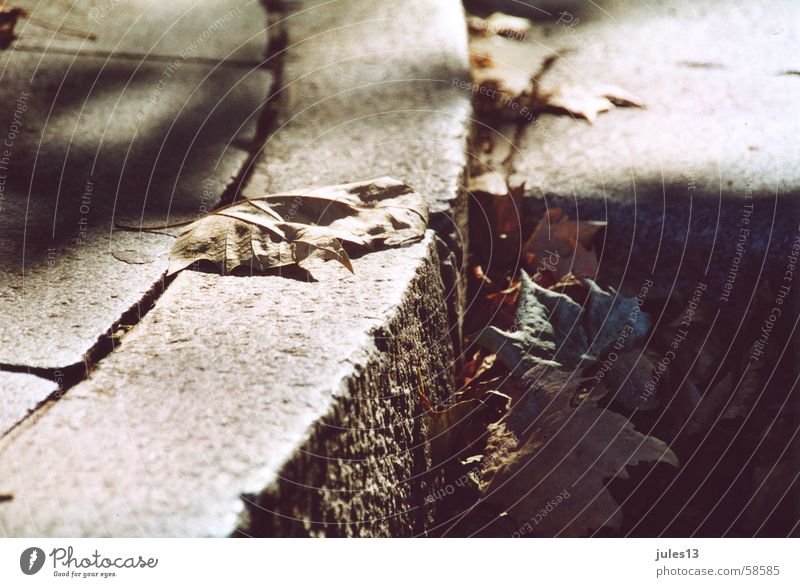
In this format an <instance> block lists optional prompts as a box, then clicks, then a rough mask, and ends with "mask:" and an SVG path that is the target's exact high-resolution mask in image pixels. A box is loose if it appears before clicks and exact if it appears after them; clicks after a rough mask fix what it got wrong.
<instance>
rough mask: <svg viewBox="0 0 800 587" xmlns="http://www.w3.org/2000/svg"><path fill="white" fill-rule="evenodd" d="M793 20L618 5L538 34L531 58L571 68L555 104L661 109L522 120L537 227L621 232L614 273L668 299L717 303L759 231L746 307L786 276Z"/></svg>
mask: <svg viewBox="0 0 800 587" xmlns="http://www.w3.org/2000/svg"><path fill="white" fill-rule="evenodd" d="M565 10H566V9H565ZM793 14H794V15H796V16H798V17H800V14H798V5H797V4H796V3H791V2H782V3H771V4H769V5H765V4H758V3H749V2H706V3H702V4H691V5H690V4H684V5H681V6H680V7H677V6H675V5H674V3H669V2H648V3H647V4H646V5H645V4H641V3H631V2H610V3H606V4H604V5H603V6H602V7H599V6H597V7H592V6H589V5H588V3H587V6H585V7H581V8H580V9H577V8H576V9H572V8H570V9H569V10H566V12H565V13H564V14H562V15H561V16H560V17H559V18H558V19H555V21H553V20H551V21H549V22H540V23H538V24H537V25H536V26H535V27H534V30H533V31H532V32H531V33H530V38H528V39H526V41H525V43H523V44H521V45H524V46H525V47H527V50H528V51H529V55H530V56H531V57H532V58H534V59H535V60H538V61H543V60H544V59H545V58H546V57H547V56H548V55H557V56H558V59H557V60H556V61H555V63H554V65H553V67H552V68H550V69H549V70H548V71H547V73H545V74H544V75H543V76H542V77H541V79H540V80H539V81H540V84H541V88H542V90H543V91H548V90H552V89H554V88H556V87H559V86H569V85H581V86H584V87H589V88H591V87H595V86H597V85H599V84H614V85H617V86H620V87H622V88H624V89H625V90H627V91H629V92H632V93H633V94H635V95H637V96H639V97H640V98H641V99H642V100H643V101H644V102H645V104H646V106H647V107H646V109H636V108H616V109H614V110H612V111H610V112H608V113H605V114H601V115H600V116H599V117H598V119H597V121H596V122H595V123H594V124H593V125H589V124H588V123H587V122H586V121H583V120H577V119H574V118H573V117H571V116H568V115H556V114H543V115H541V116H539V117H538V118H537V119H536V120H535V121H533V122H528V121H520V123H519V128H520V139H519V141H518V142H517V147H518V149H519V151H518V153H517V155H516V156H515V157H514V161H513V167H514V171H515V172H517V173H519V174H520V175H521V176H523V177H525V178H526V179H527V192H526V195H527V196H528V197H527V199H526V204H527V206H528V210H529V211H528V214H530V215H533V214H535V213H538V212H539V211H541V209H542V208H544V207H561V208H563V209H564V210H565V212H566V213H567V215H568V216H570V217H573V218H577V217H580V218H582V219H595V220H608V222H609V226H608V229H607V231H606V234H605V240H604V242H603V243H602V245H603V253H602V259H601V271H605V272H607V274H608V275H614V276H615V279H628V280H632V281H634V282H635V281H639V282H640V281H641V280H642V279H646V278H648V277H651V276H656V277H657V279H658V281H659V285H660V286H662V287H667V288H669V287H671V286H672V284H675V283H683V282H685V283H686V284H692V283H693V282H696V281H697V280H699V279H704V280H708V281H709V282H710V283H711V284H712V290H713V291H715V294H716V293H720V292H721V291H722V290H720V289H719V287H721V286H722V285H723V284H724V282H725V280H726V279H727V276H728V274H729V270H730V268H731V266H732V263H733V262H734V259H735V257H736V251H737V248H736V247H737V244H740V240H739V237H740V235H743V234H744V231H743V230H742V229H745V231H747V238H746V244H745V247H746V251H747V252H746V253H745V255H744V258H743V260H742V267H743V269H746V270H743V271H742V272H740V273H739V278H737V279H738V281H737V283H736V288H735V289H736V292H735V293H736V294H738V295H740V296H743V297H744V298H745V299H746V298H749V296H750V294H751V292H752V289H753V284H754V283H755V281H756V280H757V279H758V278H759V276H763V275H764V274H765V273H766V272H767V271H769V270H770V269H773V270H779V269H781V268H783V267H785V265H786V263H787V255H788V254H789V253H790V250H791V245H792V243H793V242H794V240H795V238H796V237H797V230H798V218H799V217H800V199H798V198H799V197H800V175H799V174H798V171H797V165H796V162H797V160H798V154H800V152H799V148H798V145H797V141H796V136H797V135H798V132H800V122H798V118H797V116H795V115H794V111H795V109H796V104H797V91H798V89H800V85H798V84H800V78H798V76H796V75H786V74H785V72H787V71H791V70H796V69H797V65H798V62H797V56H798V55H800V52H799V51H798V49H800V32H799V31H798V26H797V22H800V20H798V18H792V17H791V15H793ZM534 18H535V17H534ZM744 40H746V42H745V41H744ZM751 205H752V208H751V207H750V206H751ZM743 219H745V220H743ZM735 262H736V263H737V264H738V260H737V261H735Z"/></svg>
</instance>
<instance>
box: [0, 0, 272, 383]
mask: <svg viewBox="0 0 800 587" xmlns="http://www.w3.org/2000/svg"><path fill="white" fill-rule="evenodd" d="M92 4H93V6H94V5H99V4H98V3H92ZM179 4H180V5H188V4H189V3H185V2H183V3H181V2H178V3H175V6H174V7H173V9H175V10H177V9H178V8H179V6H178V5H179ZM211 4H214V3H208V2H201V3H192V5H193V6H194V5H197V7H198V10H194V11H190V12H189V13H187V15H186V16H185V17H183V18H184V20H182V21H181V22H182V23H183V24H182V25H181V26H182V28H181V29H180V30H181V31H183V32H181V33H180V35H178V33H177V32H175V31H172V32H171V33H170V35H173V36H172V37H170V38H173V39H175V40H176V42H177V37H176V35H178V36H181V38H182V39H183V42H184V43H188V42H189V40H187V39H186V37H187V36H190V35H191V34H192V33H191V31H195V32H196V34H200V35H201V37H202V38H203V39H206V44H204V45H203V47H205V48H206V49H207V53H206V54H207V55H208V56H215V57H220V58H223V57H225V56H226V55H227V54H228V53H230V52H231V51H233V50H234V47H232V45H231V43H232V42H233V41H232V40H231V37H233V35H230V32H229V28H230V27H232V26H234V24H235V23H236V22H238V20H232V21H230V22H226V23H225V24H224V26H223V25H219V26H218V27H216V28H213V30H212V32H211V33H210V34H209V35H205V34H204V31H206V30H208V27H209V26H211V25H212V24H213V23H215V22H216V21H215V20H211V21H210V22H209V21H208V20H206V19H205V18H204V19H200V20H197V19H195V21H194V24H191V23H189V21H188V20H187V19H190V18H195V17H197V18H199V12H198V11H199V9H200V8H202V7H203V6H206V5H211ZM229 4H230V3H229ZM234 4H235V5H236V6H234V8H235V9H236V10H237V11H238V12H237V15H238V16H237V19H241V18H244V17H245V16H247V19H246V20H247V23H248V24H247V26H246V27H245V29H244V30H245V32H247V31H251V30H253V29H254V27H255V28H259V29H260V31H261V32H260V37H258V38H259V39H261V41H263V40H264V39H263V38H265V33H264V30H265V28H266V14H265V12H264V9H263V8H262V7H261V6H260V4H258V3H252V2H251V3H234ZM78 5H80V7H84V8H86V6H87V5H88V3H76V6H78ZM134 5H136V6H137V7H138V8H137V10H140V11H141V12H142V14H147V15H150V12H148V11H146V10H145V8H147V6H145V5H146V3H144V2H139V3H135V2H125V3H123V2H119V3H114V7H115V8H116V10H118V11H121V12H125V14H129V13H130V15H131V18H132V13H131V12H130V11H131V10H133V8H134ZM58 6H59V7H60V8H59V9H63V5H62V4H59V5H58ZM170 6H171V4H170ZM80 7H78V8H80ZM78 8H76V9H75V10H78ZM84 8H81V10H84ZM40 10H41V11H44V12H47V14H46V15H44V16H42V18H46V20H47V21H50V20H51V19H52V20H57V17H56V15H55V14H50V12H53V11H55V10H56V7H55V5H46V3H36V5H35V6H32V7H29V12H31V14H38V13H39V11H40ZM87 10H89V11H91V9H88V8H87V9H86V10H84V12H86V11H87ZM159 10H162V9H159ZM163 10H165V9H163ZM163 10H162V11H163ZM156 12H158V11H156ZM170 14H171V13H170ZM214 14H216V12H214V11H211V14H210V15H209V16H208V17H207V18H211V16H213V15H214ZM118 16H119V14H117V13H116V12H115V14H114V16H113V17H112V15H110V14H109V16H108V18H107V21H106V22H105V24H104V26H103V30H104V31H107V32H108V34H109V35H111V36H113V35H117V36H120V38H122V37H124V36H125V34H128V33H130V34H133V32H135V31H140V29H146V30H144V31H143V32H142V33H141V35H144V36H147V35H149V36H151V37H153V39H156V37H157V36H158V35H160V34H162V33H164V32H165V30H164V29H165V27H167V26H168V25H169V23H170V22H171V21H169V20H165V21H161V26H160V28H158V27H155V25H154V22H151V21H149V20H147V19H144V20H138V19H135V20H130V19H128V20H126V19H121V20H120V19H118V18H117V17H118ZM151 16H152V15H150V16H148V17H147V18H151ZM162 16H169V15H167V14H166V13H165V14H164V15H162ZM129 21H130V22H129ZM25 31H26V29H23V30H22V31H21V32H19V31H18V32H19V34H20V39H21V45H20V46H21V47H22V48H18V47H17V46H16V45H15V46H14V47H13V48H11V49H9V50H7V51H4V52H2V53H0V83H2V84H3V86H4V97H3V101H2V104H3V110H2V115H0V123H2V125H1V126H0V128H2V129H4V131H3V132H2V136H3V141H4V145H3V150H2V152H0V155H2V158H1V159H0V174H2V178H0V179H1V180H2V184H0V188H2V189H1V190H0V280H2V282H3V284H4V287H3V289H2V291H0V316H2V318H0V365H2V364H5V365H16V366H28V367H34V368H42V369H57V368H63V367H66V366H69V365H74V364H77V363H80V362H82V361H84V360H85V358H86V356H87V354H88V353H89V352H90V351H91V349H92V348H93V346H94V345H95V344H96V342H97V340H98V338H100V337H101V336H103V335H104V334H105V333H106V332H107V331H108V330H109V329H110V328H111V327H112V325H114V324H115V323H116V322H117V321H118V320H119V319H120V317H121V316H122V315H123V314H124V313H125V312H126V311H128V310H129V309H131V308H132V307H134V306H135V305H136V303H137V302H138V301H140V300H141V299H142V298H143V296H144V295H145V294H146V292H148V291H150V290H151V289H152V288H153V287H154V285H155V284H156V283H158V282H159V281H160V279H161V276H162V275H163V274H164V271H165V269H166V252H167V251H168V250H169V248H170V246H171V243H172V238H171V237H170V236H169V234H164V233H163V232H162V233H161V234H159V233H158V231H156V232H147V233H143V232H125V231H120V230H117V229H115V226H116V224H118V223H119V224H128V225H133V226H134V227H138V226H142V225H144V226H152V225H160V224H164V223H170V222H176V221H183V220H187V219H193V218H195V217H197V216H199V215H202V214H203V213H205V212H206V211H208V210H209V209H211V208H212V207H213V206H214V205H216V203H217V202H218V201H219V199H220V196H221V195H222V193H223V191H224V190H225V189H226V187H227V186H228V185H229V184H230V183H232V182H233V180H234V178H235V177H237V176H238V174H239V173H240V171H241V169H242V168H243V167H244V165H245V163H246V162H247V161H248V159H249V157H250V156H251V148H252V141H253V139H254V137H255V134H256V126H257V122H258V117H259V113H260V109H261V106H262V104H263V101H264V98H265V96H266V94H267V91H268V88H269V84H270V80H271V75H270V73H269V72H268V71H267V70H266V69H264V68H263V67H261V66H260V63H261V61H262V54H263V52H264V50H265V48H266V44H265V43H263V42H261V41H259V44H260V47H259V48H258V49H256V47H255V45H254V43H255V41H253V42H252V43H248V44H246V47H245V48H246V52H247V55H248V56H249V59H250V61H251V63H252V65H250V66H247V67H243V66H241V65H231V64H225V63H222V62H221V63H213V64H212V63H205V62H197V60H195V59H192V58H191V57H190V56H184V55H181V50H179V47H178V45H174V44H173V45H169V46H168V47H160V49H159V51H161V53H162V54H161V57H160V58H158V59H155V58H153V57H152V56H148V55H147V54H146V51H147V47H148V46H147V44H145V41H144V40H142V39H140V41H141V43H142V45H138V43H139V41H137V43H134V44H133V45H131V47H129V48H128V49H129V50H130V51H134V50H138V53H137V55H136V57H137V58H136V59H133V58H127V57H126V58H121V57H115V56H110V55H105V56H102V55H100V54H98V53H95V54H91V55H84V54H77V53H75V54H72V55H69V54H67V51H66V49H65V50H64V51H56V50H50V49H47V50H42V51H38V50H34V48H33V46H32V45H26V44H25V39H26V38H28V36H27V35H26V32H25ZM59 38H61V37H59ZM125 38H127V37H125ZM159 38H160V37H159ZM223 38H224V39H227V40H225V41H224V42H223V41H221V40H220V39H223ZM215 39H217V40H219V41H215ZM153 42H155V40H153ZM215 43H216V44H215ZM236 46H237V47H238V45H236ZM137 47H138V49H137ZM62 48H63V47H62ZM237 50H238V49H237ZM242 50H244V49H242ZM168 52H172V55H171V56H170V55H169V54H168Z"/></svg>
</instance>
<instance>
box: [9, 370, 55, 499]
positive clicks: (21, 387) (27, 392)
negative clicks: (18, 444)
mask: <svg viewBox="0 0 800 587" xmlns="http://www.w3.org/2000/svg"><path fill="white" fill-rule="evenodd" d="M56 391H58V384H57V383H55V382H54V381H48V380H47V379H42V378H41V377H37V376H35V375H29V374H27V373H9V372H8V371H0V436H2V435H4V434H5V433H6V432H8V431H9V430H10V429H11V428H13V427H14V426H16V425H17V424H18V423H19V422H21V421H22V420H23V418H25V416H27V415H28V414H29V413H30V412H32V411H33V410H34V409H35V408H36V406H38V405H39V404H40V403H42V402H43V401H45V400H46V399H47V398H48V397H49V396H50V395H51V394H53V393H55V392H56ZM2 491H3V486H2V481H0V492H2Z"/></svg>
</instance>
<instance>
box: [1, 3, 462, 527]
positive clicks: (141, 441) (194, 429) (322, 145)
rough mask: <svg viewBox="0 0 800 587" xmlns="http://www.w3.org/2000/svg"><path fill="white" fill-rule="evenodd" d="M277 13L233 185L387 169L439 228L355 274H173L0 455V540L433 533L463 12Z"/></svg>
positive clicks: (457, 203)
mask: <svg viewBox="0 0 800 587" xmlns="http://www.w3.org/2000/svg"><path fill="white" fill-rule="evenodd" d="M285 16H286V20H285V21H284V24H283V26H284V27H285V33H286V38H287V45H286V47H287V48H286V50H285V52H283V55H282V58H283V63H284V66H283V68H282V70H281V73H280V75H281V78H282V82H281V84H280V85H279V88H278V91H277V92H276V94H275V95H274V96H273V98H272V100H273V103H272V104H270V112H271V114H273V115H274V120H271V121H270V125H271V126H270V129H271V130H270V132H269V135H268V137H267V140H266V143H265V146H264V148H263V149H262V152H261V153H260V155H259V157H258V158H257V160H256V162H255V165H254V167H253V169H252V176H251V177H250V180H249V183H247V184H246V185H244V186H243V191H244V192H245V193H247V194H249V195H261V194H262V193H264V192H267V191H277V190H288V189H293V188H305V187H308V188H312V187H320V186H324V185H326V184H330V183H342V182H354V181H359V180H364V179H371V178H374V177H378V176H384V175H390V176H393V177H395V178H396V179H400V180H403V181H405V182H406V183H408V184H409V185H411V186H412V187H413V188H414V189H415V190H416V191H418V192H420V193H422V194H424V195H426V196H427V197H428V198H429V202H430V204H431V207H432V208H433V211H434V214H435V218H434V221H433V222H432V224H431V227H432V228H433V229H435V230H430V231H429V232H428V234H427V236H426V238H425V240H424V241H423V242H421V243H418V244H415V245H412V246H408V247H403V248H395V249H388V250H383V251H377V252H374V253H370V254H366V255H363V256H361V257H359V258H355V259H353V266H354V269H355V274H350V273H348V272H347V271H346V270H345V269H343V268H341V267H339V266H336V265H334V264H321V265H316V266H314V267H312V268H311V269H310V272H309V273H307V274H306V273H304V272H302V271H299V272H298V271H283V272H280V273H277V274H274V275H263V276H249V277H232V276H224V277H223V276H219V275H216V274H207V273H197V272H188V271H186V272H183V273H181V274H180V275H178V276H177V278H176V279H175V280H174V281H173V282H172V283H171V284H170V285H169V286H168V287H167V290H166V293H164V294H163V295H162V296H161V297H160V298H159V299H158V300H157V301H156V303H155V306H154V307H153V309H152V310H151V311H150V312H149V313H148V314H147V315H146V316H145V317H144V318H143V319H142V321H141V322H140V323H139V324H137V325H136V326H135V327H134V328H133V329H132V330H131V331H130V332H129V333H128V334H126V335H125V336H124V337H123V338H122V339H121V341H120V346H119V347H118V348H117V349H116V350H115V351H114V352H113V353H111V354H110V355H109V356H108V357H106V358H105V359H103V360H102V361H100V363H99V364H98V365H97V367H96V368H95V369H94V370H93V371H92V372H91V374H90V376H89V378H88V379H87V380H86V381H84V382H81V383H79V384H77V385H75V386H74V387H72V388H71V389H70V390H69V391H68V393H66V394H65V395H64V397H63V398H62V399H61V400H59V401H58V402H55V403H54V404H52V405H51V406H49V407H48V409H47V411H46V412H44V413H42V414H41V416H40V417H39V418H37V422H36V423H35V425H30V426H25V425H23V426H20V427H18V428H17V429H15V430H14V432H13V433H12V434H10V435H9V436H8V437H7V438H6V439H5V440H4V441H3V442H2V443H1V444H0V451H2V459H0V478H2V479H7V480H8V485H9V487H8V491H11V492H15V493H20V494H22V491H23V488H24V489H25V492H24V499H15V500H13V501H12V502H8V503H5V504H2V506H0V528H2V531H3V532H4V533H5V534H6V535H13V536H19V535H70V536H79V535H80V536H94V535H101V536H227V535H233V534H240V535H241V534H245V535H281V536H308V535H312V536H389V535H391V536H410V535H416V534H423V533H424V532H425V530H426V528H429V527H431V525H432V523H433V516H434V511H433V509H432V507H422V505H423V504H424V502H425V499H424V498H425V496H426V495H428V494H429V493H430V492H431V491H432V490H433V489H434V488H435V486H436V483H437V482H438V481H437V479H438V478H437V477H436V473H434V472H431V469H432V466H431V465H432V462H431V454H430V448H429V445H428V444H427V440H428V428H427V423H426V420H425V419H424V418H423V417H422V413H423V411H424V410H423V408H422V406H421V402H420V400H419V389H420V385H423V386H424V388H425V391H426V392H427V394H428V395H429V396H430V397H431V398H432V399H433V400H434V401H440V400H441V399H443V398H444V397H445V396H446V395H447V394H449V393H451V392H452V386H453V375H454V373H453V371H454V364H455V361H456V354H455V353H454V350H453V346H452V340H453V339H454V338H459V336H460V335H459V334H456V335H454V333H453V329H454V324H456V322H457V321H456V320H455V319H454V315H457V311H458V310H457V309H455V308H454V304H453V302H452V300H453V298H454V297H458V295H457V293H454V292H455V291H456V289H457V287H458V283H459V282H460V279H461V278H460V275H459V270H460V263H461V262H462V260H461V258H459V255H460V254H461V253H462V251H463V248H461V247H462V246H465V240H464V239H463V233H464V232H465V229H466V202H465V201H464V200H463V195H464V194H463V190H462V186H461V183H460V178H461V174H462V172H463V169H464V166H465V163H466V155H465V149H466V139H467V134H468V129H469V116H470V104H469V96H465V95H463V93H458V92H454V91H449V90H447V88H449V87H451V86H452V80H453V78H464V79H465V78H468V75H469V74H468V70H467V50H466V32H465V26H464V24H463V23H464V19H463V12H462V8H461V5H460V3H459V2H458V1H457V0H448V1H442V2H428V1H427V0H402V1H399V2H393V3H365V2H360V1H356V0H344V1H340V2H336V3H329V2H319V1H316V2H313V1H307V2H294V3H292V5H291V12H289V13H288V14H286V15H285ZM345 139H346V140H345ZM448 263H449V265H448ZM456 328H457V326H456ZM63 447H67V448H63ZM31 460H32V461H31ZM29 461H30V462H35V463H36V464H35V465H34V466H32V467H30V466H28V465H24V466H23V463H27V462H29Z"/></svg>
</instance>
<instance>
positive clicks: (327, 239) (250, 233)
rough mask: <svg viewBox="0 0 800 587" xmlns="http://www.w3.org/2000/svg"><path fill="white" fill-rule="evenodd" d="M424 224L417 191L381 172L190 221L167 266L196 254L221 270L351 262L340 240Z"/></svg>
mask: <svg viewBox="0 0 800 587" xmlns="http://www.w3.org/2000/svg"><path fill="white" fill-rule="evenodd" d="M427 224H428V207H427V204H426V203H425V200H424V199H423V198H422V196H421V195H420V194H418V193H416V192H414V191H413V190H412V189H411V188H410V187H408V186H407V185H405V184H404V183H402V182H400V181H397V180H394V179H391V178H381V179H376V180H373V181H367V182H359V183H352V184H342V185H335V186H329V187H325V188H319V189H315V190H298V191H294V192H288V193H285V194H273V195H268V196H264V197H260V198H251V199H247V200H243V201H241V202H235V203H234V204H231V205H229V206H225V207H223V208H220V209H218V210H215V211H214V212H212V213H210V214H208V215H206V216H204V217H203V218H200V219H199V220H197V221H195V222H193V223H192V224H190V225H189V226H188V227H187V228H186V230H185V231H184V232H183V234H181V235H180V236H179V237H178V239H177V240H176V241H175V244H174V246H173V248H172V256H171V258H170V263H169V274H170V275H171V274H173V273H176V272H178V271H181V270H183V269H185V268H187V267H189V266H190V265H193V264H194V263H196V262H198V261H202V260H206V261H210V262H212V263H214V264H215V265H216V266H217V267H219V268H220V270H221V271H222V272H223V273H230V272H231V271H232V270H234V269H235V268H236V267H239V266H251V267H252V268H253V269H255V270H257V271H264V270H266V269H269V268H273V267H282V266H286V265H293V264H300V263H303V262H304V261H305V260H307V259H312V258H317V259H323V260H335V261H338V262H339V263H341V264H342V265H344V266H345V267H347V268H348V269H349V270H350V271H352V270H353V268H352V265H351V263H350V259H349V256H348V254H347V252H346V250H345V247H344V246H343V245H342V243H343V242H344V243H346V244H347V245H348V246H350V247H352V248H353V249H355V250H373V249H375V248H376V247H381V246H397V245H402V244H406V243H410V242H415V241H418V240H420V239H421V238H422V237H423V235H424V233H425V229H426V227H427Z"/></svg>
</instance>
